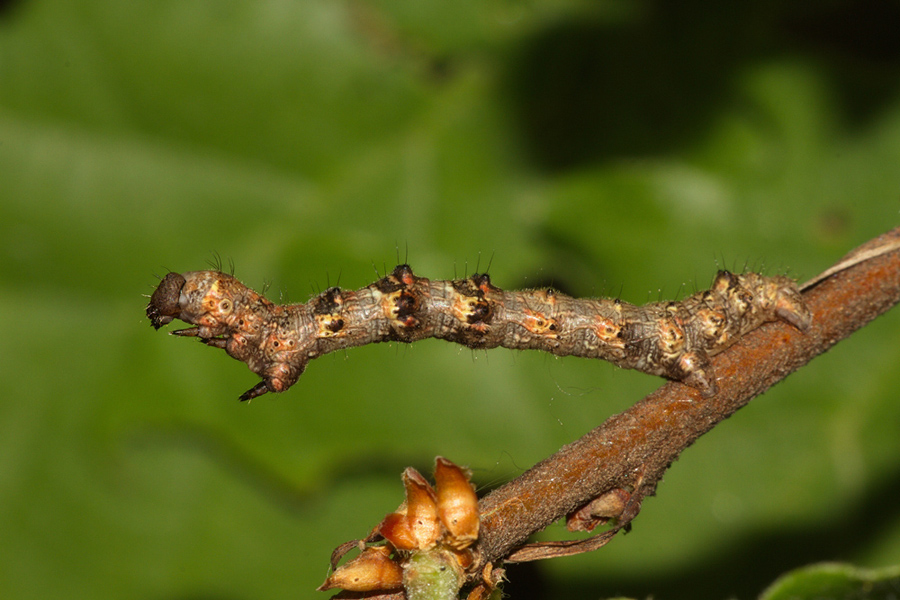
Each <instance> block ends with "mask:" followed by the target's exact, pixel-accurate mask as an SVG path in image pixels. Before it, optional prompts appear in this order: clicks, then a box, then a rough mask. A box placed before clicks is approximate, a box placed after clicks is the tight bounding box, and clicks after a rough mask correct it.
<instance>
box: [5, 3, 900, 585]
mask: <svg viewBox="0 0 900 600" xmlns="http://www.w3.org/2000/svg"><path fill="white" fill-rule="evenodd" d="M897 22H900V5H898V4H897V3H896V2H875V1H864V2H851V1H844V2H838V1H826V2H809V3H781V2H772V1H763V2H736V3H720V4H715V3H700V2H695V1H687V2H679V3H671V2H661V1H649V0H645V1H631V0H609V1H600V2H594V1H591V2H587V1H579V0H544V1H539V0H535V1H531V2H512V1H509V0H499V1H494V0H478V1H475V0H457V1H453V2H433V3H431V2H428V3H426V2H420V1H418V0H396V1H387V0H384V1H377V0H372V1H366V0H337V1H328V2H311V1H303V0H253V1H248V0H205V1H201V0H178V1H165V0H164V1H160V0H156V1H154V2H150V1H144V0H135V1H130V0H129V1H125V2H123V1H120V0H116V1H112V0H87V1H84V2H75V3H72V2H59V1H56V0H18V1H15V0H13V1H7V2H3V3H2V4H0V315H2V316H3V323H4V331H3V335H2V336H0V357H2V359H0V385H2V389H0V392H2V393H0V532H2V533H0V594H2V596H3V598H14V599H18V598H23V599H24V598H67V599H78V598H90V599H92V600H103V599H113V598H116V599H118V598H147V599H153V600H158V599H172V600H176V599H189V598H190V599H200V598H203V599H205V600H211V599H222V600H241V599H245V598H246V599H249V598H267V599H280V598H285V599H287V598H291V599H294V598H316V597H327V596H326V595H324V594H321V593H317V592H314V591H313V590H314V588H315V587H316V586H317V585H318V584H319V583H321V581H322V580H323V579H324V577H325V575H326V569H327V565H328V557H329V554H330V552H331V549H332V548H333V547H334V546H336V545H337V544H339V543H341V542H343V541H345V540H348V539H353V538H358V537H361V536H363V535H365V534H366V533H367V532H368V531H369V529H370V528H371V527H372V526H373V525H374V524H376V523H377V522H378V521H379V520H380V519H381V518H382V517H383V516H384V514H386V513H388V512H390V511H392V510H394V509H395V508H396V506H397V504H398V503H399V502H400V501H401V499H402V489H401V485H400V480H399V475H400V472H401V471H402V469H403V468H404V467H406V466H408V465H413V466H417V467H419V468H420V469H421V470H425V471H427V470H428V465H430V464H431V462H432V460H433V457H434V456H435V455H437V454H442V455H444V456H447V457H448V458H450V459H452V460H453V461H455V462H457V463H460V464H467V465H469V466H470V467H471V468H472V469H473V471H474V474H475V480H476V481H477V482H478V483H479V485H480V486H482V488H483V489H482V491H487V489H489V488H490V487H491V486H496V485H498V484H500V483H502V482H504V481H505V480H507V479H509V478H511V477H513V476H515V475H516V474H517V473H519V472H521V471H522V470H523V469H525V468H527V467H529V466H531V465H532V464H533V463H534V462H536V461H538V460H540V459H541V458H543V457H545V456H547V455H549V454H550V453H552V452H553V451H555V450H556V449H557V448H558V447H559V446H561V445H563V444H565V443H567V442H569V441H572V440H573V439H575V438H577V437H578V436H580V435H582V434H583V433H584V432H586V431H587V430H589V429H590V428H592V427H593V426H595V425H597V424H599V423H601V422H602V421H603V419H605V418H606V417H608V416H609V415H610V414H612V413H615V412H618V411H621V410H623V409H624V408H625V407H627V406H628V405H629V404H630V403H632V402H634V401H635V400H637V399H639V398H641V397H642V396H643V395H644V394H645V393H647V392H649V391H650V390H652V389H654V388H655V387H656V386H658V385H659V383H660V381H659V380H657V379H655V378H653V377H649V376H646V375H642V374H640V373H633V372H626V371H620V370H617V369H615V368H614V367H611V366H609V365H606V364H601V363H594V362H590V361H584V360H580V359H562V360H561V359H555V358H551V357H547V356H542V355H539V354H535V353H513V352H509V351H505V350H497V351H492V352H490V353H472V352H469V351H467V350H465V349H462V350H461V349H459V348H457V347H454V346H451V345H449V344H445V343H441V342H437V341H427V342H422V343H420V344H417V345H415V346H411V347H406V346H396V345H395V346H373V347H367V348H360V349H355V350H352V351H349V352H347V353H346V354H340V355H335V356H330V357H326V358H323V359H320V360H317V361H315V362H314V363H312V364H311V365H310V367H309V369H308V371H307V373H306V374H305V375H304V376H303V378H302V379H301V381H300V382H299V383H298V384H297V385H296V386H295V387H294V388H293V389H292V390H290V391H289V392H288V393H286V394H283V395H279V396H274V395H268V396H265V397H263V398H260V399H258V400H256V401H254V402H252V403H251V404H249V405H246V404H239V403H238V402H237V401H236V398H237V396H238V395H239V394H240V393H241V392H243V391H244V390H245V389H247V388H249V387H250V386H251V385H253V384H254V383H255V381H256V379H255V377H254V376H253V375H252V374H250V373H249V372H248V371H247V370H246V368H245V367H244V366H243V365H241V364H239V363H237V362H235V361H232V360H231V359H229V358H227V357H226V356H225V355H224V354H223V353H221V352H220V351H217V350H213V349H211V348H206V347H203V346H201V345H199V344H196V343H192V342H190V341H189V340H184V339H174V338H171V337H169V336H166V335H163V334H162V333H157V332H154V331H153V330H152V329H151V328H150V327H149V324H148V322H147V320H146V319H145V318H144V316H143V308H144V306H145V303H146V298H144V297H142V294H147V293H149V292H150V291H151V290H152V288H153V287H154V285H155V284H156V281H157V280H156V278H155V277H154V275H160V274H163V273H165V272H166V270H169V269H171V270H176V271H187V270H194V269H200V268H205V267H206V262H207V261H209V260H215V257H216V256H221V257H223V258H224V261H225V263H226V264H227V263H228V262H229V261H233V262H234V265H235V271H236V274H237V275H238V276H239V277H241V278H242V279H243V280H244V281H245V282H246V283H248V284H249V285H252V286H255V287H262V286H263V285H264V284H265V283H270V284H271V287H270V289H269V295H270V297H272V298H273V299H276V300H291V301H305V300H306V299H307V298H308V297H309V295H310V294H311V293H314V292H315V291H317V290H320V289H323V288H324V287H326V286H327V285H334V284H335V283H336V282H339V284H340V285H341V286H344V287H351V288H352V287H359V286H362V285H365V284H367V283H369V282H370V281H371V280H372V279H374V278H375V277H376V276H377V275H376V271H377V272H379V273H381V272H383V270H384V268H385V267H387V268H390V267H392V266H393V265H394V264H395V263H396V262H397V261H398V260H399V261H408V262H409V263H410V264H411V265H412V266H413V268H414V269H415V270H416V272H417V273H419V274H421V275H424V276H428V277H433V278H447V277H452V276H454V275H462V274H465V273H471V272H473V271H474V270H475V269H476V268H479V269H481V270H484V269H485V268H486V267H487V265H488V264H490V270H491V275H492V277H493V280H494V282H495V283H496V284H498V285H500V286H501V287H506V288H515V287H536V286H541V285H554V286H556V287H557V288H559V289H561V290H563V291H565V292H567V293H570V294H573V295H620V296H621V297H622V298H624V299H626V300H629V301H633V302H644V301H647V300H656V299H657V298H660V297H662V298H674V297H678V296H680V295H683V294H685V293H686V292H690V291H692V290H693V289H695V288H703V287H705V286H706V285H707V284H708V283H709V282H710V281H711V279H712V276H713V275H714V273H715V271H716V269H717V268H719V267H729V268H737V269H743V268H745V267H746V268H753V269H761V270H764V271H765V272H768V273H782V272H787V273H789V274H791V275H794V276H796V277H798V278H801V279H803V278H808V277H811V276H813V275H815V274H816V273H818V272H819V271H820V270H822V269H824V268H825V267H827V266H828V265H830V264H831V263H832V262H834V261H835V260H836V259H838V258H839V257H840V256H841V255H842V254H843V253H844V252H845V251H847V250H849V249H850V248H852V247H853V246H855V245H857V244H859V243H861V242H863V241H865V240H866V239H868V238H870V237H872V236H874V235H876V234H878V233H881V232H882V231H884V230H887V229H889V228H891V227H894V226H895V225H897V222H898V208H900V204H898V194H900V168H898V165H900V36H897V34H896V23H897ZM373 265H374V269H373ZM898 336H900V316H898V315H897V314H890V315H888V316H886V317H884V318H882V319H879V320H878V321H876V322H875V323H873V324H872V325H871V326H870V327H868V328H867V329H866V330H864V331H862V332H860V333H859V334H857V335H856V336H855V337H854V338H853V339H851V340H849V341H847V342H845V343H843V344H841V345H840V346H839V347H837V348H836V349H834V350H833V351H832V352H830V353H829V354H828V355H826V356H823V357H821V358H819V359H817V360H816V361H815V362H814V363H813V364H811V365H810V366H809V367H807V368H806V369H804V370H803V371H801V372H799V373H797V374H796V375H794V376H792V377H791V378H790V379H789V380H788V381H786V382H785V383H783V384H781V385H779V386H778V387H777V388H775V389H774V390H772V391H770V392H769V393H768V394H766V395H765V396H764V397H762V398H759V399H758V400H756V401H754V402H753V403H752V404H751V406H750V407H748V408H747V409H745V410H743V411H741V412H740V413H739V414H738V415H736V416H735V417H734V418H732V419H730V420H729V421H728V422H726V423H723V424H722V425H721V426H720V427H717V428H716V430H715V431H713V432H712V433H711V434H709V435H708V436H706V437H704V438H703V439H702V440H701V441H700V442H699V443H698V444H697V445H696V446H695V447H694V448H691V449H690V450H688V451H687V452H686V453H685V454H684V455H683V458H682V460H680V461H679V462H678V463H676V464H675V465H673V467H672V469H671V471H670V472H669V474H668V475H667V477H666V479H665V481H664V482H663V484H662V485H661V486H660V489H659V495H658V497H656V498H653V499H650V500H648V501H647V502H645V505H644V511H643V513H642V514H641V516H640V517H639V518H638V520H637V521H636V523H635V528H634V531H633V532H632V533H631V534H629V535H627V536H625V537H623V538H621V539H617V540H615V542H614V543H612V544H611V545H609V546H607V547H606V548H604V549H603V550H601V551H599V552H597V553H595V554H592V555H586V556H580V557H577V558H570V559H562V560H558V561H554V562H552V563H548V564H542V565H537V566H531V567H520V568H515V569H512V570H511V571H510V578H511V580H512V581H511V584H510V586H509V587H508V588H507V590H508V591H509V592H510V593H511V594H513V598H516V599H522V598H528V597H571V598H597V597H605V596H612V595H616V594H625V595H629V596H633V597H644V596H646V595H648V594H653V595H654V596H656V597H660V598H667V599H673V598H674V599H677V598H696V597H709V598H725V597H728V596H732V595H737V596H738V597H742V598H748V597H753V596H755V595H757V594H758V593H760V592H761V591H762V590H763V589H764V587H765V586H766V585H767V584H768V582H770V581H772V580H773V579H774V578H775V577H776V576H777V575H778V574H780V573H783V572H785V571H787V570H789V569H792V568H795V567H798V566H801V565H803V564H807V563H811V562H819V561H826V560H845V561H851V562H854V563H856V564H860V565H864V566H868V567H881V566H887V565H892V564H897V563H900V512H898V511H900V503H898V502H897V501H896V499H897V497H898V495H900V444H898V443H897V433H898V431H897V424H898V423H900V403H898V402H897V393H896V390H898V389H900V370H898V369H897V364H898V363H900V346H898V344H897V339H898ZM543 535H544V536H545V537H559V536H563V535H566V534H565V532H564V531H563V530H562V528H555V529H552V530H551V531H548V532H546V533H545V534H543Z"/></svg>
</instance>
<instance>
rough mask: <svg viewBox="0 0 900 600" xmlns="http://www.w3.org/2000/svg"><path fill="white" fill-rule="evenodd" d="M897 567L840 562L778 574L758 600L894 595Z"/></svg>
mask: <svg viewBox="0 0 900 600" xmlns="http://www.w3.org/2000/svg"><path fill="white" fill-rule="evenodd" d="M898 591H900V569H898V568H896V567H892V568H889V569H877V570H872V569H858V568H855V567H853V566H851V565H844V564H821V565H812V566H809V567H804V568H802V569H797V570H795V571H792V572H790V573H787V574H786V575H784V576H782V577H780V578H779V579H778V581H776V582H775V583H773V584H772V586H771V587H770V588H769V589H767V590H766V591H765V593H763V595H762V596H761V597H760V598H761V600H816V599H821V598H829V599H833V600H852V599H857V598H859V599H861V598H865V599H866V600H875V599H877V598H885V599H886V600H887V599H890V598H896V597H897V592H898Z"/></svg>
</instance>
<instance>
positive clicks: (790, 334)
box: [479, 228, 900, 562]
mask: <svg viewBox="0 0 900 600" xmlns="http://www.w3.org/2000/svg"><path fill="white" fill-rule="evenodd" d="M898 240H900V228H898V229H894V230H893V231H891V232H889V233H887V234H884V235H882V236H880V237H878V238H876V239H874V240H872V241H871V242H869V243H867V244H865V245H864V246H862V247H860V248H858V249H857V250H855V251H854V252H852V253H851V254H850V255H848V257H845V258H844V259H843V260H842V261H841V263H839V264H842V263H852V262H853V261H852V257H855V256H860V255H865V254H867V253H871V254H874V256H873V257H871V258H868V259H866V260H863V261H862V262H859V263H857V264H850V265H849V266H847V267H846V268H845V269H842V270H840V271H837V272H835V273H833V274H831V275H830V276H829V277H828V278H826V279H824V280H818V281H816V280H814V283H811V284H809V285H808V289H807V291H806V292H805V293H804V300H805V301H806V302H807V305H808V306H809V308H810V310H811V312H812V314H813V322H812V327H811V328H810V329H809V330H808V331H807V332H806V333H801V332H799V331H797V330H796V329H794V328H792V327H790V326H789V325H786V324H783V323H770V324H767V325H764V326H762V327H760V328H759V329H757V330H755V331H753V332H751V333H749V334H748V335H746V336H745V337H744V338H743V339H742V340H741V341H740V342H739V343H738V344H736V345H735V346H734V347H732V348H731V349H730V350H728V351H726V352H723V353H722V354H720V355H718V356H716V357H715V358H714V359H713V363H712V364H713V369H714V370H715V372H716V373H717V374H718V375H719V381H718V383H719V393H718V394H717V395H716V396H714V397H712V398H709V399H703V398H701V397H700V394H699V393H697V391H696V390H694V389H691V388H689V387H686V386H684V385H682V384H679V383H667V384H666V385H664V386H663V387H661V388H660V389H659V390H657V391H656V392H654V393H653V394H651V395H649V396H647V397H646V398H645V399H644V400H642V401H641V402H638V403H637V404H635V405H634V406H632V407H631V408H629V409H628V410H626V411H625V412H623V413H621V414H618V415H615V416H613V417H610V418H609V419H608V420H607V421H606V422H604V423H603V424H602V425H600V426H599V427H597V428H596V429H594V430H593V431H591V432H590V433H588V434H587V435H585V436H584V437H582V438H581V439H579V440H577V441H575V442H573V443H572V444H569V445H568V446H565V447H564V448H562V449H561V450H560V451H559V452H557V453H556V454H554V455H553V456H551V457H549V458H547V459H546V460H544V461H542V462H541V463H539V464H537V465H535V466H534V467H533V468H531V469H530V470H528V471H527V472H525V473H524V474H523V475H522V476H520V477H519V478H517V479H515V480H513V481H511V482H509V483H508V484H506V485H505V486H503V487H501V488H499V489H497V490H495V491H494V492H493V493H491V494H490V495H488V496H486V497H485V498H483V499H482V501H481V504H480V509H481V513H482V517H481V518H482V525H481V527H482V529H481V531H482V533H481V538H480V540H479V547H480V549H481V552H482V559H483V560H484V561H486V562H493V561H496V560H499V559H502V558H505V557H507V556H509V555H510V553H511V552H512V551H513V550H515V549H516V548H517V547H518V546H521V545H522V544H523V543H525V541H526V540H527V539H528V537H529V536H530V535H531V534H532V533H534V532H536V531H540V530H542V529H544V528H545V527H547V526H548V525H550V524H551V523H553V522H554V521H556V520H558V519H560V518H561V517H563V516H565V515H566V514H568V513H570V512H571V511H573V510H575V509H576V508H578V507H579V506H582V505H583V504H585V503H586V502H588V501H589V500H591V499H592V498H595V497H597V496H599V495H601V494H603V493H605V492H607V491H610V490H613V489H616V488H622V487H625V488H627V487H629V486H634V487H635V493H636V495H637V496H638V500H639V499H640V497H644V496H646V495H648V494H651V493H652V492H653V491H654V489H655V488H656V484H657V483H658V482H659V480H660V478H661V477H662V475H663V473H664V472H665V470H666V469H667V468H668V466H669V465H670V464H671V463H672V461H674V460H675V459H676V458H677V457H678V455H679V454H680V453H681V452H682V451H683V450H684V449H685V448H687V447H688V446H690V445H691V444H692V443H694V441H695V440H696V439H697V438H699V437H700V436H701V435H703V434H704V433H706V432H707V431H709V430H710V429H712V428H713V427H714V426H715V425H716V424H717V423H719V422H720V421H722V420H724V419H726V418H728V417H729V416H731V415H732V414H734V412H735V411H737V410H738V409H740V408H741V407H743V406H744V405H746V404H747V403H748V402H749V401H750V400H751V399H752V398H754V397H755V396H757V395H759V394H761V393H763V392H764V391H766V390H767V389H768V388H769V387H771V386H772V385H774V384H775V383H778V382H779V381H781V380H782V379H784V378H785V377H787V376H788V375H789V374H790V373H792V372H794V371H795V370H797V369H798V368H800V367H802V366H803V365H805V364H806V363H808V362H809V361H810V360H812V359H813V358H815V357H816V356H818V355H819V354H821V353H823V352H825V351H826V350H828V349H829V348H831V346H833V345H834V344H836V343H837V342H838V341H840V340H842V339H844V338H846V337H848V336H849V335H850V334H851V333H853V332H854V331H856V330H857V329H859V328H861V327H863V326H864V325H866V324H867V323H869V322H870V321H871V320H873V319H874V318H875V317H877V316H879V315H881V314H882V313H884V312H886V311H887V310H888V309H890V308H891V307H892V306H893V305H894V304H896V303H897V302H898V301H900V250H898V248H897V241H898ZM882 247H884V248H886V249H887V252H886V253H883V254H878V253H877V252H873V251H874V250H875V249H876V248H882Z"/></svg>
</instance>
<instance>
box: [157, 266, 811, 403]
mask: <svg viewBox="0 0 900 600" xmlns="http://www.w3.org/2000/svg"><path fill="white" fill-rule="evenodd" d="M146 312H147V317H148V318H149V319H150V323H151V324H152V325H153V327H154V328H156V329H159V328H160V327H162V326H164V325H166V324H168V323H171V322H172V321H173V320H174V319H179V320H181V321H184V322H185V323H188V324H190V325H194V327H190V328H187V329H180V330H175V331H172V332H171V333H172V334H174V335H178V336H182V337H196V338H199V339H200V341H202V342H203V343H205V344H207V345H209V346H212V347H215V348H221V349H223V350H225V352H227V353H228V355H229V356H231V357H233V358H235V359H237V360H239V361H241V362H244V363H247V366H248V367H249V368H250V370H251V371H253V372H254V373H256V374H257V375H259V376H260V377H261V378H262V381H260V382H259V383H258V384H256V385H255V386H254V387H252V388H250V389H249V390H247V391H246V392H245V393H244V394H242V395H241V396H240V399H241V400H250V399H252V398H256V397H258V396H261V395H263V394H265V393H267V392H283V391H285V390H287V389H288V388H290V387H291V386H292V385H294V384H295V383H296V382H297V380H298V379H299V378H300V375H301V374H302V373H303V371H304V370H305V369H306V365H307V364H308V363H309V361H311V360H312V359H314V358H317V357H319V356H322V355H323V354H328V353H329V352H334V351H335V350H341V349H344V348H351V347H354V346H362V345H364V344H372V343H377V342H387V341H397V342H406V343H411V342H415V341H418V340H421V339H424V338H432V337H433V338H438V339H443V340H448V341H451V342H456V343H458V344H463V345H465V346H468V347H469V348H473V349H488V348H496V347H497V346H503V347H504V348H510V349H516V350H526V349H532V350H543V351H545V352H550V353H552V354H555V355H557V356H581V357H585V358H601V359H603V360H606V361H609V362H611V363H613V364H615V365H618V366H619V367H622V368H625V369H636V370H638V371H642V372H644V373H649V374H652V375H658V376H661V377H665V378H667V379H671V380H675V381H680V382H682V383H684V384H686V385H689V386H691V387H694V388H696V389H697V390H699V392H700V393H701V394H702V395H703V396H704V397H709V396H712V395H714V394H715V393H716V392H717V386H716V378H715V373H713V370H712V367H711V366H710V362H709V359H710V357H712V356H714V355H715V354H718V353H719V352H721V351H722V350H724V349H726V348H728V347H729V346H731V345H732V344H733V343H735V342H736V341H737V340H738V339H739V338H740V337H741V336H742V335H744V334H745V333H747V332H748V331H751V330H753V329H755V328H756V327H758V326H760V325H761V324H763V323H765V322H768V321H777V320H782V321H785V322H787V323H789V324H791V325H792V326H794V327H796V328H797V329H799V330H801V331H805V330H806V329H808V327H809V325H810V322H811V315H810V312H809V309H808V308H807V307H806V305H805V304H804V302H803V299H802V297H801V295H800V291H799V289H798V287H797V284H796V282H794V281H793V280H792V279H789V278H787V277H783V276H776V277H766V276H763V275H759V274H756V273H742V274H735V273H730V272H728V271H719V272H718V274H717V275H716V277H715V280H714V281H713V284H712V286H711V288H710V289H709V290H706V291H703V292H699V293H696V294H694V295H692V296H689V297H688V298H686V299H684V300H682V301H680V302H655V303H651V304H647V305H644V306H636V305H633V304H629V303H627V302H623V301H620V300H615V299H605V298H602V299H576V298H571V297H569V296H566V295H564V294H562V293H559V292H556V291H554V290H552V289H542V290H524V291H504V290H501V289H500V288H498V287H495V286H494V285H492V284H491V280H490V277H489V276H488V275H487V274H477V273H476V274H474V275H472V276H471V277H468V278H465V279H458V280H451V281H446V280H430V279H427V278H424V277H417V276H416V275H414V274H413V271H412V269H411V268H410V267H409V265H406V264H402V265H399V266H398V267H396V268H395V269H394V270H393V271H392V272H391V273H390V274H388V275H387V276H385V277H383V278H381V279H379V280H378V281H376V282H375V283H373V284H371V285H369V286H367V287H364V288H362V289H359V290H356V291H347V290H342V289H340V288H337V287H331V288H328V289H327V290H325V291H324V292H322V293H321V294H319V295H318V296H315V297H313V298H312V299H311V300H310V301H309V302H306V303H305V304H290V305H280V304H275V303H273V302H271V301H270V300H268V299H266V298H265V297H263V296H262V295H261V294H258V293H257V292H255V291H253V290H252V289H250V288H248V287H246V286H245V285H243V284H242V283H241V282H240V281H238V280H237V279H236V278H235V277H233V276H232V275H229V274H227V273H222V272H220V271H191V272H188V273H183V274H179V273H168V274H167V275H166V276H165V277H164V278H163V279H162V281H161V282H160V284H159V286H158V287H157V288H156V290H155V291H154V292H153V294H152V296H151V297H150V303H149V304H148V305H147V309H146Z"/></svg>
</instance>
